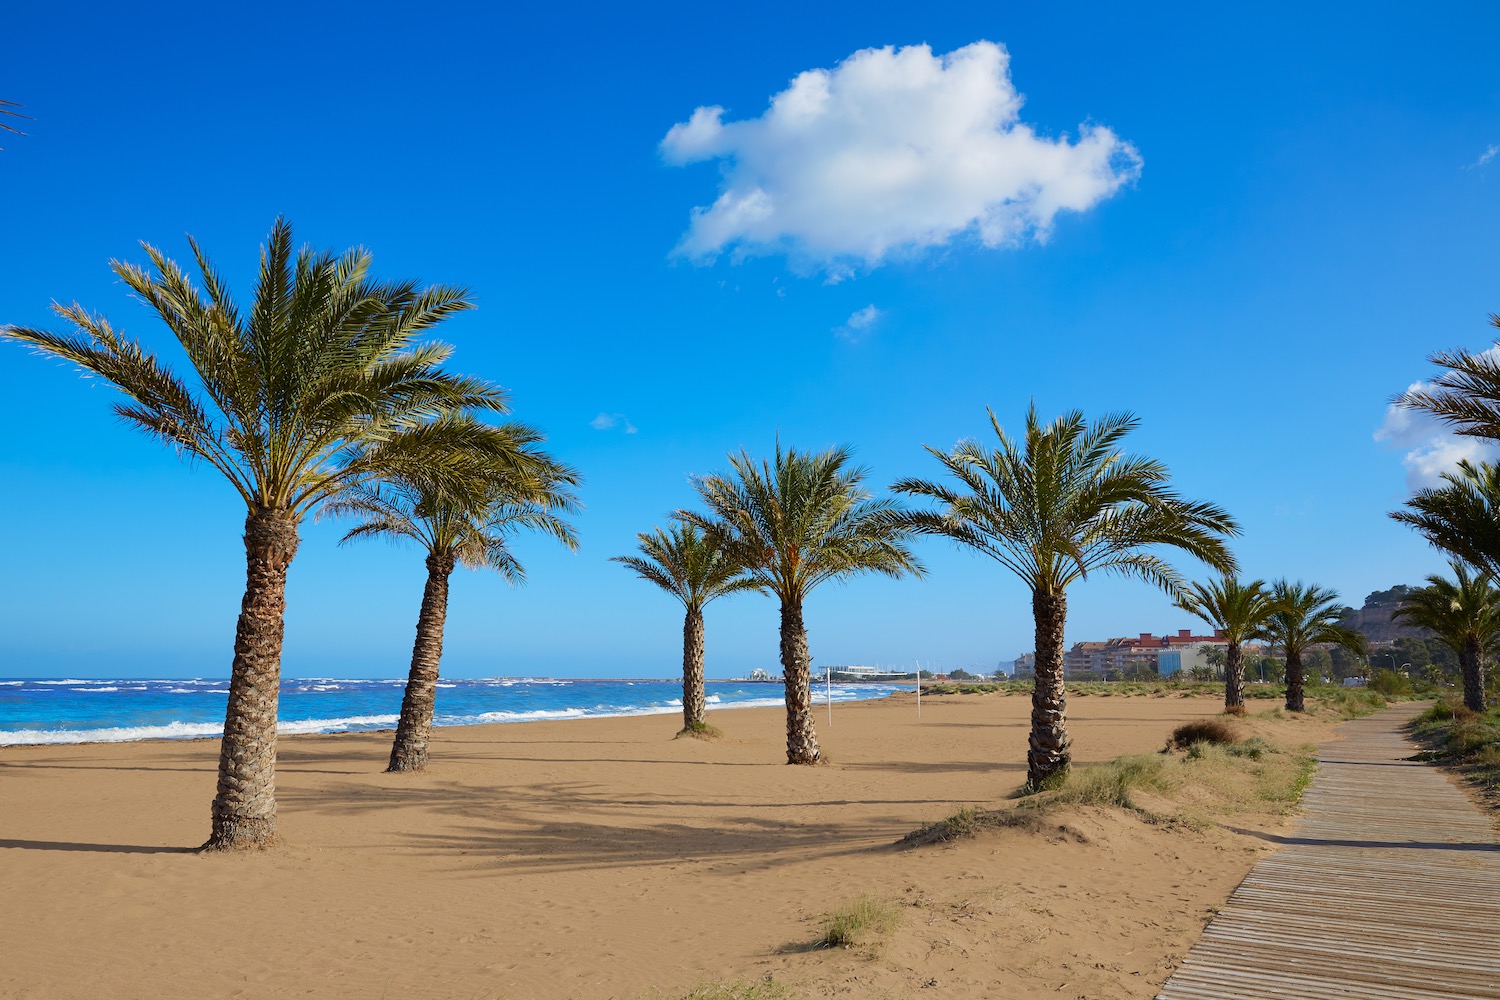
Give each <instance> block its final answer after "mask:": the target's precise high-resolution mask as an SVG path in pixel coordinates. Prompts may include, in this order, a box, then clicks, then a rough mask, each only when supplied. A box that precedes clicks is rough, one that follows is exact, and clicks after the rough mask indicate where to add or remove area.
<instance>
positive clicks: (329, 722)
mask: <svg viewBox="0 0 1500 1000" xmlns="http://www.w3.org/2000/svg"><path fill="white" fill-rule="evenodd" d="M399 718H400V716H398V715H351V716H349V717H348V718H344V719H296V720H292V721H289V722H278V723H277V724H276V731H277V732H278V733H281V734H283V735H288V736H290V735H295V734H296V733H337V732H341V731H344V730H348V729H353V728H355V727H369V726H394V725H395V724H396V721H397V720H398V719H399Z"/></svg>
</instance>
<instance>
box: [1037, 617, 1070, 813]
mask: <svg viewBox="0 0 1500 1000" xmlns="http://www.w3.org/2000/svg"><path fill="white" fill-rule="evenodd" d="M1031 613H1032V615H1033V617H1034V618H1035V620H1036V680H1035V682H1034V683H1033V686H1032V689H1031V744H1030V745H1031V749H1030V750H1029V751H1028V752H1027V754H1026V784H1027V785H1028V786H1029V787H1031V788H1032V789H1039V788H1042V787H1044V786H1045V785H1046V784H1047V783H1048V782H1049V781H1053V780H1056V779H1057V778H1059V777H1061V776H1063V775H1065V774H1066V773H1067V771H1068V764H1069V762H1070V761H1071V760H1072V754H1071V753H1070V751H1069V747H1070V746H1071V745H1072V741H1071V740H1069V739H1068V725H1067V722H1068V720H1067V712H1068V692H1067V688H1066V686H1065V685H1064V682H1063V627H1064V626H1065V625H1066V624H1067V619H1068V596H1067V594H1065V593H1062V592H1058V593H1048V592H1044V591H1041V590H1035V591H1032V594H1031Z"/></svg>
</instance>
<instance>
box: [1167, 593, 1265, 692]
mask: <svg viewBox="0 0 1500 1000" xmlns="http://www.w3.org/2000/svg"><path fill="white" fill-rule="evenodd" d="M1177 606H1178V607H1179V608H1182V609H1183V610H1184V611H1187V612H1190V613H1192V614H1195V615H1197V616H1198V617H1199V618H1201V619H1203V620H1204V621H1205V622H1207V623H1208V624H1209V625H1211V626H1213V627H1214V628H1216V629H1218V630H1219V631H1220V632H1221V633H1223V636H1224V643H1225V649H1224V711H1225V712H1226V713H1228V714H1230V715H1244V714H1245V672H1244V668H1243V667H1242V666H1241V662H1240V648H1241V646H1242V644H1243V643H1244V642H1246V641H1247V640H1249V639H1254V638H1256V637H1258V636H1260V635H1261V633H1262V630H1263V629H1264V628H1265V625H1266V622H1267V621H1269V620H1270V617H1271V612H1272V610H1273V608H1272V606H1271V595H1270V594H1268V593H1267V592H1266V584H1265V581H1264V580H1252V581H1250V582H1249V583H1240V581H1238V580H1236V579H1235V578H1234V577H1232V576H1226V577H1224V578H1223V579H1221V580H1215V581H1212V582H1210V583H1195V584H1193V585H1192V586H1189V587H1185V588H1183V591H1182V596H1181V597H1179V598H1178V600H1177Z"/></svg>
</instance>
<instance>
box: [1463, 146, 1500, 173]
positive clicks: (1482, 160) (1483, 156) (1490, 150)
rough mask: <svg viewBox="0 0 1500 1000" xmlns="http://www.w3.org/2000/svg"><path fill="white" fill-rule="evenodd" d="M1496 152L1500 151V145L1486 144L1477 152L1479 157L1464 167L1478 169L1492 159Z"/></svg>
mask: <svg viewBox="0 0 1500 1000" xmlns="http://www.w3.org/2000/svg"><path fill="white" fill-rule="evenodd" d="M1497 153H1500V146H1486V147H1485V150H1484V152H1483V153H1480V154H1479V159H1477V160H1475V161H1474V162H1473V163H1471V164H1469V165H1468V167H1467V168H1465V169H1468V170H1478V169H1479V168H1480V167H1482V166H1484V165H1485V164H1486V163H1488V162H1490V161H1491V160H1493V159H1494V158H1495V155H1496V154H1497Z"/></svg>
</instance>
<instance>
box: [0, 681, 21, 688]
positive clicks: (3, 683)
mask: <svg viewBox="0 0 1500 1000" xmlns="http://www.w3.org/2000/svg"><path fill="white" fill-rule="evenodd" d="M25 683H26V682H25V681H0V685H4V686H5V687H15V686H16V685H20V684H25Z"/></svg>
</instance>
